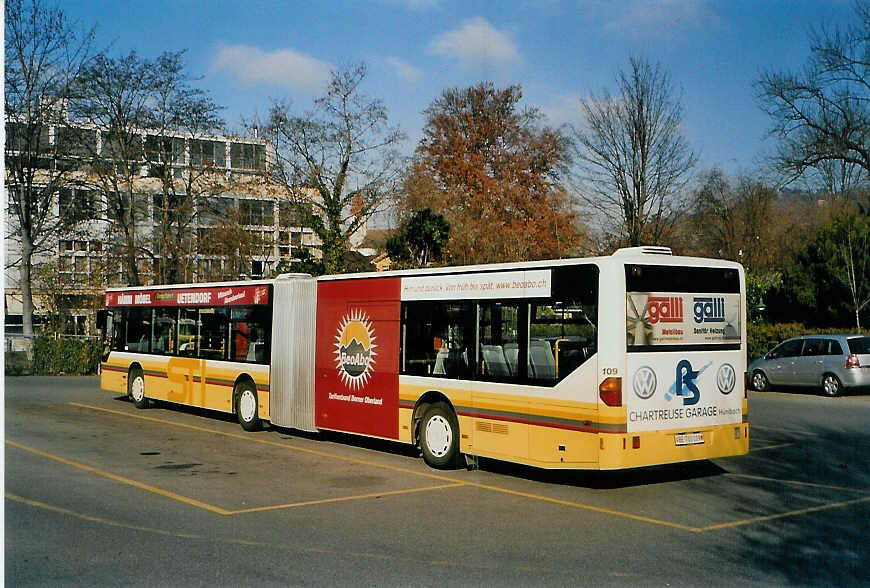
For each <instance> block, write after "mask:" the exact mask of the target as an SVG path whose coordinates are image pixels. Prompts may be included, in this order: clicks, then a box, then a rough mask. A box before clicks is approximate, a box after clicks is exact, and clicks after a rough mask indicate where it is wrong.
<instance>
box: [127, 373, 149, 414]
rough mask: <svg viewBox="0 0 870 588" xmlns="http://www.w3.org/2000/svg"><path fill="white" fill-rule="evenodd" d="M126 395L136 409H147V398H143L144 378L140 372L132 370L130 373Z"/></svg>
mask: <svg viewBox="0 0 870 588" xmlns="http://www.w3.org/2000/svg"><path fill="white" fill-rule="evenodd" d="M127 394H129V396H130V398H132V399H133V404H134V405H135V406H136V408H148V398H146V397H145V376H144V375H143V374H142V370H140V369H134V370H133V371H131V372H130V384H129V387H128V388H127Z"/></svg>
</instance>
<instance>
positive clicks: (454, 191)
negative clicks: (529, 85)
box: [398, 82, 582, 264]
mask: <svg viewBox="0 0 870 588" xmlns="http://www.w3.org/2000/svg"><path fill="white" fill-rule="evenodd" d="M521 99H522V90H521V89H520V87H519V86H509V87H507V88H504V89H497V88H495V87H494V85H493V84H492V83H491V82H484V83H480V84H478V85H476V86H472V87H469V88H464V89H458V88H453V89H448V90H445V91H444V92H443V93H442V94H441V96H440V97H439V98H437V99H436V100H435V101H434V102H433V103H432V104H431V105H430V106H429V108H427V109H426V111H425V114H426V117H427V120H426V125H425V127H424V129H423V136H422V138H421V140H420V143H419V145H418V147H417V150H416V153H415V158H414V163H413V165H412V168H411V172H410V174H409V176H408V177H407V179H406V181H405V190H404V194H403V196H404V198H405V199H404V201H403V202H401V203H399V206H398V208H399V211H400V216H402V215H403V214H404V216H410V215H411V214H413V212H415V211H417V210H422V209H425V208H430V209H432V210H433V211H434V212H436V213H440V214H442V215H443V216H444V218H445V219H446V220H447V221H448V222H449V223H450V226H451V231H450V241H449V244H448V255H449V259H450V261H451V262H453V263H460V264H468V263H489V262H498V261H518V260H528V259H546V258H555V257H563V256H566V255H569V254H571V253H572V252H574V251H575V250H576V248H577V246H578V243H579V242H580V239H581V235H582V232H581V230H580V227H579V222H578V218H577V214H576V212H575V211H574V209H573V206H572V203H571V201H570V199H569V197H568V194H567V192H566V191H565V190H564V188H563V187H562V185H561V183H560V175H561V171H562V169H563V167H564V166H565V164H566V163H567V159H568V150H567V146H568V145H567V142H566V139H565V137H564V136H563V135H562V134H561V133H560V132H559V131H558V130H555V129H551V128H549V127H546V126H542V125H541V119H542V115H541V114H540V112H539V111H538V110H537V109H535V108H529V107H521V106H520V104H519V103H520V100H521Z"/></svg>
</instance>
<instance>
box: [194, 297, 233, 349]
mask: <svg viewBox="0 0 870 588" xmlns="http://www.w3.org/2000/svg"><path fill="white" fill-rule="evenodd" d="M228 327H229V319H228V317H227V309H226V308H201V309H200V310H199V357H204V358H206V359H226V358H227V338H228V336H229V332H228Z"/></svg>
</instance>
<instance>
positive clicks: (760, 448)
mask: <svg viewBox="0 0 870 588" xmlns="http://www.w3.org/2000/svg"><path fill="white" fill-rule="evenodd" d="M791 445H794V443H779V444H778V445H765V446H764V447H753V448H752V449H750V450H749V451H750V453H751V452H753V451H764V450H766V449H780V448H782V447H790V446H791Z"/></svg>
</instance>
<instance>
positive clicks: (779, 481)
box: [4, 377, 870, 586]
mask: <svg viewBox="0 0 870 588" xmlns="http://www.w3.org/2000/svg"><path fill="white" fill-rule="evenodd" d="M98 387H99V386H98V381H97V379H96V378H37V377H22V378H6V380H5V394H4V397H5V409H6V413H5V498H6V500H5V579H6V581H7V583H9V584H10V585H47V584H51V585H70V584H75V585H82V584H113V585H114V584H121V585H143V586H144V585H148V586H155V585H179V584H186V585H195V586H196V585H212V586H213V585H221V586H223V585H227V586H229V585H252V584H257V585H334V584H339V583H341V584H349V585H399V584H403V585H409V584H410V585H436V584H449V585H470V584H474V585H493V584H501V585H508V586H513V585H577V584H581V585H586V584H598V585H601V584H603V585H630V586H636V585H662V584H677V585H734V584H737V583H742V584H750V585H773V584H777V585H782V584H790V585H823V584H824V585H862V584H866V583H867V582H868V581H870V540H868V539H867V537H868V536H870V396H852V397H845V398H833V399H832V398H822V397H818V396H814V395H807V394H790V393H779V392H774V393H752V396H751V397H750V423H751V426H752V438H751V451H750V453H749V455H747V456H742V457H739V458H731V459H724V460H715V461H704V462H697V463H692V464H680V465H674V466H665V467H658V468H647V469H643V470H638V471H629V472H616V473H598V472H546V471H540V470H535V469H530V468H524V467H517V466H513V465H510V464H504V463H500V462H492V461H482V462H481V468H480V469H479V470H477V471H468V470H456V471H449V472H441V471H436V470H432V469H429V468H428V467H427V466H426V465H425V464H423V462H422V460H420V459H419V458H418V457H417V455H416V453H415V452H414V451H413V450H412V449H411V448H408V447H406V446H402V445H397V444H392V443H388V442H381V441H373V440H367V439H359V438H353V437H347V436H342V435H334V434H320V435H309V434H299V433H297V432H293V431H286V430H279V429H270V430H264V431H260V432H256V433H245V432H244V431H242V429H241V428H240V427H239V426H238V424H237V423H236V422H235V421H234V420H233V419H232V418H230V417H227V416H224V415H220V414H217V413H210V412H204V411H197V410H190V409H185V408H179V407H169V406H158V407H156V408H152V409H149V410H144V411H142V410H137V409H135V408H134V407H133V405H132V403H130V402H128V401H127V400H125V399H123V398H120V397H118V396H115V395H111V394H106V393H102V392H100V391H99V389H98Z"/></svg>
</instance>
